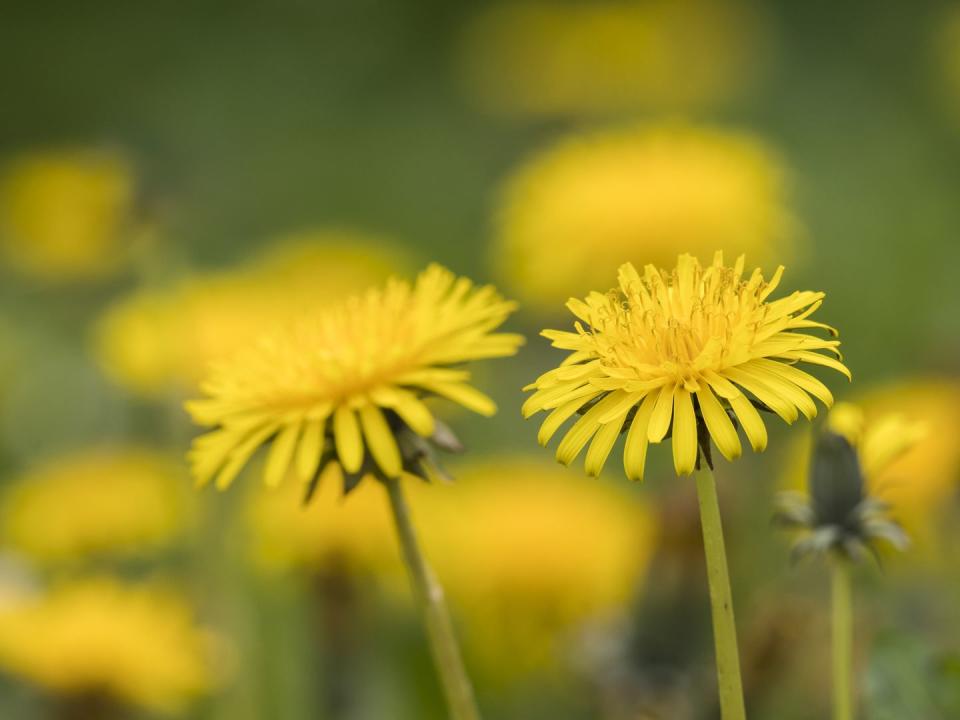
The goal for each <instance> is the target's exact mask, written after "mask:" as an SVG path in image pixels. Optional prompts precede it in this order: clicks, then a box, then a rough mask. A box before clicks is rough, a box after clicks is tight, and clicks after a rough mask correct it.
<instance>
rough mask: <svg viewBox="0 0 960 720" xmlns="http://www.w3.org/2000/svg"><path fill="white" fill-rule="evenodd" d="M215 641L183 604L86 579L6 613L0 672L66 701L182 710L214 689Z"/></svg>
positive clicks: (158, 592)
mask: <svg viewBox="0 0 960 720" xmlns="http://www.w3.org/2000/svg"><path fill="white" fill-rule="evenodd" d="M211 649H212V648H211V636H210V633H209V632H208V631H206V630H204V629H203V628H202V627H200V626H198V625H197V624H196V622H195V620H194V617H193V613H192V611H191V609H190V608H189V606H188V605H187V604H186V603H185V602H184V600H183V599H182V598H181V597H180V596H178V595H176V594H174V593H172V592H169V591H167V590H165V589H161V588H158V587H153V586H126V585H123V584H120V583H118V582H117V581H115V580H112V579H107V578H99V577H93V578H87V579H84V580H78V581H73V582H71V583H68V584H66V585H62V586H59V587H56V588H54V589H52V590H50V591H48V592H44V593H42V594H39V595H36V596H27V597H23V598H20V599H18V600H14V601H11V602H9V603H7V604H5V605H4V606H3V607H2V608H0V667H2V668H3V669H5V670H6V671H8V672H10V673H11V674H14V675H17V676H20V677H23V678H26V679H27V680H29V681H31V682H33V683H35V684H37V685H39V686H41V687H44V688H46V689H49V690H51V691H53V692H55V693H59V694H64V695H86V694H88V693H97V692H105V693H107V694H108V695H109V696H110V697H112V698H114V699H116V700H120V701H124V702H126V703H129V704H132V705H134V706H137V707H143V708H146V709H150V710H154V711H160V712H179V711H181V710H182V709H183V708H184V706H185V705H186V704H188V703H189V702H190V701H191V700H192V699H193V698H195V697H197V696H200V695H202V694H203V693H205V692H206V691H208V690H209V688H210V687H211V685H212V683H213V672H212V670H213V668H212V666H211V660H212V657H211Z"/></svg>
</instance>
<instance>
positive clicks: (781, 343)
mask: <svg viewBox="0 0 960 720" xmlns="http://www.w3.org/2000/svg"><path fill="white" fill-rule="evenodd" d="M743 271H744V257H743V256H742V255H741V256H740V258H739V259H738V260H737V262H736V264H735V265H734V266H732V267H728V266H726V265H724V262H723V253H721V252H718V253H717V254H716V256H715V257H714V260H713V264H712V265H708V266H707V267H706V268H703V267H701V265H700V263H699V261H698V260H696V258H693V257H691V256H690V255H681V256H680V257H679V258H678V259H677V263H676V268H675V269H673V270H661V269H658V268H657V267H655V266H653V265H647V266H646V268H645V269H644V273H643V275H642V276H641V275H640V274H639V273H638V272H637V270H636V269H635V268H634V266H633V265H632V264H630V263H627V264H626V265H623V266H622V267H621V268H620V274H619V288H618V289H616V290H613V291H611V292H608V293H606V294H601V293H598V292H594V293H591V294H590V295H589V296H588V297H587V298H586V300H585V301H581V300H576V299H571V300H570V302H568V303H567V308H568V309H569V310H570V312H571V313H573V315H574V316H576V318H577V320H576V321H575V322H574V328H575V332H567V331H561V330H544V331H543V333H542V335H543V336H544V337H546V338H549V339H550V340H551V341H552V343H553V346H554V347H556V348H559V349H561V350H566V351H569V353H570V354H569V355H568V356H567V358H566V359H565V360H564V361H563V362H562V363H561V364H560V366H559V367H558V368H555V369H553V370H550V371H549V372H547V373H544V374H543V375H541V376H540V377H539V378H538V379H537V381H536V382H534V383H533V384H532V385H529V386H527V387H526V388H525V390H533V391H535V392H534V393H533V395H531V396H530V397H529V398H527V401H526V402H525V403H524V405H523V414H524V416H525V417H530V416H531V415H533V414H535V413H537V412H540V411H541V410H549V411H551V412H550V414H549V415H548V416H547V418H546V420H544V422H543V425H542V427H541V429H540V434H539V437H538V440H539V442H540V444H541V445H544V446H545V445H546V444H547V443H548V442H549V441H550V438H551V437H553V435H554V434H555V433H556V432H557V431H558V430H559V429H560V427H561V426H562V425H563V424H564V423H565V422H567V421H568V420H570V419H571V418H572V417H574V416H575V415H577V414H578V413H582V414H581V415H580V417H579V418H578V419H577V421H576V422H575V423H574V424H573V425H572V426H571V427H570V428H569V430H568V431H567V433H566V436H565V437H564V439H563V440H562V441H561V443H560V445H559V447H558V448H557V460H559V461H560V462H561V463H563V464H564V465H569V464H570V463H571V462H573V460H574V459H575V458H576V457H577V455H579V454H580V452H581V451H582V450H583V448H584V447H585V446H586V445H587V443H590V448H589V450H587V458H586V471H587V474H589V475H598V474H599V473H600V471H601V469H602V468H603V466H604V463H605V462H606V460H607V457H608V456H609V455H610V452H611V450H612V449H613V446H614V444H615V443H616V441H617V439H618V438H619V437H620V434H621V432H623V431H626V433H627V437H626V441H625V444H624V455H623V464H624V469H625V471H626V474H627V477H629V478H631V479H637V480H641V479H643V471H644V464H645V462H646V455H647V447H648V444H649V443H659V442H661V441H662V440H663V439H664V438H666V437H667V436H668V434H669V435H672V439H671V443H672V445H673V462H674V469H675V470H676V472H677V474H678V475H688V474H690V473H692V472H693V470H694V466H695V465H696V464H697V462H698V456H699V453H700V452H701V451H704V452H706V451H708V449H709V448H708V446H709V443H710V441H711V440H712V441H713V442H714V443H716V446H717V449H718V450H719V451H720V453H721V454H722V455H723V456H724V457H725V458H727V459H728V460H731V461H732V460H734V459H736V458H738V457H739V456H740V453H741V445H740V437H739V434H738V432H737V429H738V428H737V424H735V423H738V424H739V425H741V426H742V427H743V430H744V433H745V434H746V436H747V439H748V440H749V441H750V445H751V446H752V448H753V450H754V452H761V451H763V450H764V449H765V448H766V445H767V430H766V427H765V425H764V423H763V420H762V419H761V418H760V414H759V412H758V408H760V409H767V410H770V411H771V412H774V413H776V414H777V415H779V416H780V417H781V418H782V419H783V420H784V421H786V422H787V423H791V424H792V423H793V422H794V421H795V420H796V419H797V417H798V416H799V415H800V414H802V415H804V416H805V417H806V418H807V419H808V420H809V419H811V418H813V417H814V416H815V415H816V414H817V406H816V404H815V403H814V401H813V398H816V399H818V400H820V402H822V403H823V404H824V405H826V406H828V407H829V406H830V405H832V404H833V395H832V393H831V392H830V390H829V389H828V388H827V387H826V386H825V385H824V384H823V383H822V382H820V381H819V380H817V379H816V378H814V377H813V376H812V375H809V374H808V373H806V372H804V371H803V370H800V369H799V368H797V367H796V365H797V364H799V363H807V364H809V365H819V366H825V367H828V368H832V369H833V370H836V371H838V372H840V373H843V374H844V375H846V376H847V377H849V376H850V371H849V370H847V368H846V367H845V366H844V365H843V363H841V362H840V359H839V358H840V352H839V350H838V348H839V345H840V341H839V340H835V339H822V338H819V337H817V336H815V335H809V334H807V333H806V332H802V331H804V330H810V329H814V330H825V331H827V333H828V334H830V335H831V336H836V334H837V333H836V330H834V329H833V328H831V327H830V326H828V325H824V324H823V323H820V322H816V321H814V320H810V316H811V315H812V314H813V313H814V312H815V311H816V310H817V309H818V308H819V307H820V306H821V305H822V304H823V298H824V293H822V292H812V291H795V292H793V293H791V294H790V295H787V296H786V297H782V298H779V299H777V300H771V301H768V298H769V297H770V295H771V294H772V293H773V292H774V291H775V290H776V289H777V287H778V286H779V284H780V279H781V277H782V276H783V266H782V265H781V266H780V267H779V268H777V271H776V272H775V273H774V275H773V277H772V278H771V279H770V280H769V281H767V280H764V278H763V274H762V272H761V271H760V269H759V268H757V269H755V270H754V271H753V273H751V275H750V276H749V278H748V279H744V278H743ZM811 396H812V397H811ZM591 440H592V441H591Z"/></svg>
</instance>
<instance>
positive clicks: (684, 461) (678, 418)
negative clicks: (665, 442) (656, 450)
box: [672, 388, 697, 475]
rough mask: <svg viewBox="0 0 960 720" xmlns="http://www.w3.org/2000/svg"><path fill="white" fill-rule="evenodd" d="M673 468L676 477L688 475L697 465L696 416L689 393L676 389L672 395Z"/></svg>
mask: <svg viewBox="0 0 960 720" xmlns="http://www.w3.org/2000/svg"><path fill="white" fill-rule="evenodd" d="M672 442H673V467H674V469H675V470H676V471H677V475H689V474H690V473H692V472H693V469H694V467H696V464H697V416H696V414H695V413H694V411H693V400H692V399H691V397H690V393H689V392H688V391H687V390H684V389H683V388H677V390H676V392H675V393H674V394H673V441H672Z"/></svg>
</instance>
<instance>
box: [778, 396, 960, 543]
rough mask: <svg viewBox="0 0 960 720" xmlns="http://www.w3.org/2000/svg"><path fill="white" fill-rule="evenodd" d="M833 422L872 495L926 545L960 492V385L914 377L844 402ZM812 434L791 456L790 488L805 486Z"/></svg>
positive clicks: (806, 436) (836, 409)
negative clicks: (847, 441) (851, 446)
mask: <svg viewBox="0 0 960 720" xmlns="http://www.w3.org/2000/svg"><path fill="white" fill-rule="evenodd" d="M828 423H829V425H830V427H831V429H833V430H834V431H835V432H839V433H841V434H842V435H845V436H846V437H847V438H848V439H850V440H851V441H852V442H853V444H854V445H855V446H856V447H857V451H858V454H859V456H860V463H861V465H862V468H863V472H864V476H865V477H866V480H867V486H868V489H869V492H870V494H871V495H873V496H875V497H878V498H880V499H882V500H886V501H887V502H889V503H890V504H891V506H892V510H891V515H892V516H893V517H894V518H895V519H897V520H898V521H900V522H901V523H902V524H903V526H904V528H905V529H906V530H907V532H908V533H909V534H910V535H911V536H912V537H913V538H914V539H915V540H917V541H918V542H919V544H921V545H922V544H924V539H925V537H927V536H928V535H929V534H930V532H932V530H933V529H934V528H935V527H936V521H937V518H938V517H941V516H942V513H943V511H944V510H945V509H946V508H947V507H948V505H949V503H950V501H951V499H953V498H954V497H955V496H956V494H957V490H958V487H960V445H958V444H957V442H956V437H957V435H958V434H960V383H958V382H956V381H954V380H947V379H910V380H904V381H901V382H897V383H894V384H890V385H886V386H882V387H878V388H876V389H873V390H871V391H869V392H867V393H865V394H863V395H862V396H860V397H858V398H856V405H851V404H850V403H838V404H837V406H836V407H835V408H834V409H833V411H831V413H830V417H829V420H828ZM810 445H811V436H810V434H809V433H807V434H805V435H804V436H803V437H802V438H801V439H800V440H798V441H797V443H796V445H795V447H794V449H793V450H792V451H791V453H790V458H791V461H790V462H788V463H787V466H788V467H790V468H791V470H790V471H789V472H788V473H787V483H786V484H787V485H788V486H789V487H791V488H792V489H801V488H803V487H805V485H806V477H807V473H808V468H809V458H810Z"/></svg>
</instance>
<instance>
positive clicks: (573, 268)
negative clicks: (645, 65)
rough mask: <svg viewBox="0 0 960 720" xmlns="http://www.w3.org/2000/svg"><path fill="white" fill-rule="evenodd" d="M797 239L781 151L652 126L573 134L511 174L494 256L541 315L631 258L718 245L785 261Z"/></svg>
mask: <svg viewBox="0 0 960 720" xmlns="http://www.w3.org/2000/svg"><path fill="white" fill-rule="evenodd" d="M795 235H796V225H795V222H794V220H793V215H792V211H791V210H790V208H789V205H788V198H787V188H786V178H785V170H784V168H783V163H782V161H781V160H780V158H779V156H778V154H777V153H776V152H774V151H773V150H771V149H770V148H769V147H768V146H767V144H766V143H764V142H763V141H761V140H759V139H757V138H755V137H752V136H750V135H749V134H745V133H738V132H733V131H727V130H720V129H715V128H710V127H701V126H696V125H684V124H676V123H674V124H670V123H654V124H641V125H636V126H633V127H629V128H626V129H622V130H614V131H597V132H592V133H583V134H578V135H574V136H572V137H568V138H566V139H563V140H561V141H559V142H557V143H555V144H554V145H553V146H552V147H548V148H547V149H545V150H543V151H541V152H540V153H539V154H536V155H534V156H532V157H531V158H530V159H528V160H527V162H526V163H525V164H523V165H521V166H520V167H519V168H518V169H517V170H516V171H515V172H514V174H513V175H512V176H511V177H510V178H509V180H508V181H507V183H506V185H505V188H504V190H503V192H502V194H501V202H500V206H499V208H498V210H497V228H496V237H495V241H494V245H493V248H492V252H493V262H494V265H495V267H496V269H497V272H498V273H499V274H500V276H502V277H503V279H504V282H506V283H508V285H509V287H510V288H511V290H513V291H514V292H515V293H517V294H518V295H519V296H520V297H521V298H522V299H523V300H525V301H526V302H528V303H530V304H533V305H535V306H536V307H537V308H538V309H540V310H543V309H545V308H549V307H551V306H554V305H556V304H559V303H562V302H565V301H566V300H567V298H569V297H581V296H583V295H585V294H586V293H587V292H588V291H589V290H591V289H597V288H604V287H606V286H608V285H609V284H610V278H612V277H613V276H614V274H615V272H616V269H617V268H618V267H619V266H620V265H621V264H623V263H624V262H627V261H631V262H634V263H637V265H638V266H642V265H646V264H647V263H652V264H654V265H658V266H661V267H669V266H671V265H673V262H674V260H675V258H676V256H677V255H679V254H680V253H684V252H689V253H692V254H693V255H694V256H697V257H700V259H701V260H704V261H706V260H708V259H709V258H710V257H712V256H713V253H714V252H715V251H716V250H717V249H723V250H724V251H725V252H727V253H728V254H729V255H730V256H731V257H736V256H737V255H739V254H740V253H747V254H748V255H749V256H750V258H751V259H752V260H753V261H754V262H758V263H761V264H763V263H765V262H766V261H768V260H769V259H771V258H774V257H776V258H777V259H781V260H782V259H783V258H784V254H785V252H786V251H787V246H786V245H785V243H786V242H787V241H789V240H792V239H793V238H794V237H795Z"/></svg>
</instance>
